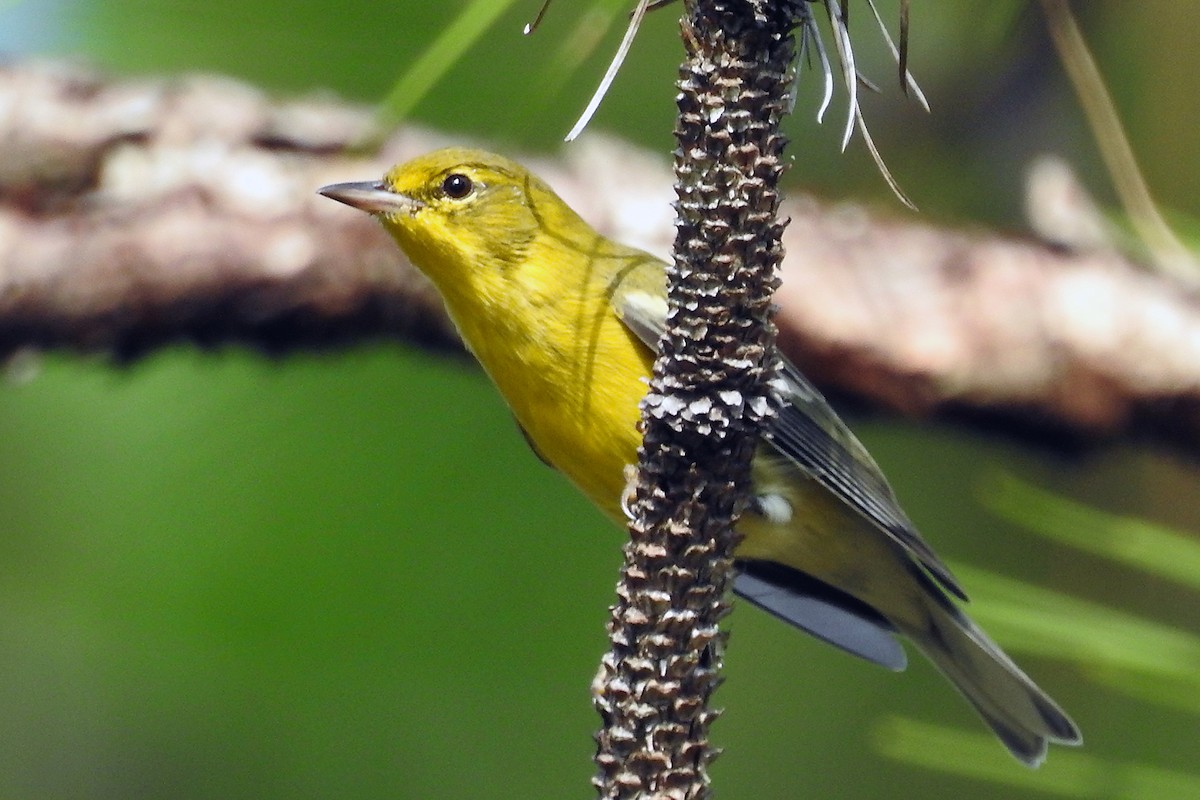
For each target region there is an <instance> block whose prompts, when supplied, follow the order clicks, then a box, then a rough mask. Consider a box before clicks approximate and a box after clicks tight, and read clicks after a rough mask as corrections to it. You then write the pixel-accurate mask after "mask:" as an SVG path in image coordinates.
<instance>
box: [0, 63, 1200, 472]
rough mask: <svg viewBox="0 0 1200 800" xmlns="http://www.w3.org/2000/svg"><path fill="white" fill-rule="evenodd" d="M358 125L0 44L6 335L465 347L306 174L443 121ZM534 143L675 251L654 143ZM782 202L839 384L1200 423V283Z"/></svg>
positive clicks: (921, 401) (415, 146)
mask: <svg viewBox="0 0 1200 800" xmlns="http://www.w3.org/2000/svg"><path fill="white" fill-rule="evenodd" d="M370 126H371V115H370V113H369V111H368V110H366V109H363V108H358V107H354V106H351V105H348V104H345V103H342V102H340V101H337V100H336V99H333V98H319V97H318V98H304V99H299V100H291V101H274V100H272V99H270V98H268V97H266V96H265V95H263V94H260V93H259V92H257V91H256V90H254V89H253V88H250V87H248V86H245V85H243V84H238V83H235V82H232V81H229V80H224V79H219V78H213V77H189V78H175V79H166V80H161V79H147V80H114V79H110V78H108V77H105V76H101V75H98V74H96V73H93V72H90V71H88V70H86V69H84V68H80V67H76V66H70V65H65V64H62V63H41V64H21V63H17V64H9V65H7V66H5V67H4V68H2V69H0V358H8V357H11V356H12V355H14V354H16V353H20V352H28V351H30V350H34V351H37V350H45V349H62V350H70V351H80V352H99V353H105V354H109V355H111V356H113V357H114V358H116V359H118V360H126V359H130V358H134V357H137V356H140V355H143V354H146V353H148V352H151V351H153V350H154V349H156V348H158V347H161V346H163V345H165V344H167V343H170V342H177V341H187V342H194V343H198V344H200V345H203V346H217V345H226V344H246V345H250V346H254V347H257V348H261V349H263V350H266V351H268V352H273V353H284V352H288V351H291V350H295V349H300V348H313V347H325V348H327V347H332V346H345V345H348V344H351V343H353V342H356V341H361V340H364V339H368V338H380V337H386V338H399V339H405V340H411V341H416V342H420V343H422V344H426V345H434V346H442V347H444V346H455V344H454V343H455V338H454V333H453V329H452V327H451V326H450V324H449V323H448V321H447V320H446V319H445V317H444V314H443V312H442V310H441V306H440V302H439V301H438V300H437V298H436V296H435V295H434V294H433V292H432V290H430V289H429V288H428V287H427V286H426V285H425V284H424V281H423V279H421V278H420V277H419V276H418V275H417V274H416V272H415V270H413V269H412V268H411V267H409V266H408V265H406V264H404V263H403V261H402V256H401V255H400V254H399V252H398V250H397V249H396V248H395V247H394V246H393V244H392V243H391V242H389V241H388V240H387V238H386V234H385V233H384V232H383V231H382V229H380V228H379V226H378V225H376V224H374V223H373V222H372V221H371V220H370V219H368V218H366V217H365V216H364V215H361V214H354V213H352V212H349V211H347V210H345V209H342V208H339V207H337V206H335V205H334V204H332V203H328V202H327V201H323V200H322V199H321V198H320V197H318V196H317V195H316V194H315V193H314V190H315V188H316V187H318V186H320V185H322V184H325V183H329V182H333V181H339V180H351V179H364V178H370V177H373V176H378V175H380V174H382V172H383V170H384V169H385V168H386V167H387V166H388V165H390V164H391V163H393V162H396V161H400V160H403V159H405V158H407V157H409V156H412V155H415V154H417V153H419V152H424V151H425V150H428V149H431V148H433V147H435V146H440V145H443V144H446V143H447V138H448V137H446V136H443V135H437V134H434V133H432V132H428V131H420V130H415V129H404V130H401V131H399V132H397V133H396V134H395V135H394V136H392V137H391V138H389V139H388V140H387V142H386V143H385V144H384V146H383V147H382V148H381V149H380V150H379V151H377V152H372V153H365V154H355V153H353V152H352V150H351V149H350V148H351V147H352V146H353V144H354V143H355V142H357V141H361V140H363V139H364V138H365V137H366V135H367V134H368V133H369V132H370ZM530 163H531V165H532V166H533V167H534V168H535V170H536V171H538V172H539V173H540V174H542V175H543V176H544V177H545V178H546V179H547V180H548V181H549V182H550V183H551V184H552V185H554V186H555V188H556V189H558V190H559V191H560V192H561V193H562V195H563V196H564V198H566V199H567V200H568V202H570V203H571V204H572V205H573V206H575V207H576V208H577V209H578V210H579V211H580V212H581V213H582V214H583V215H584V216H585V217H586V218H588V219H589V220H590V221H592V222H593V223H594V224H596V225H597V226H598V227H599V228H600V229H601V230H602V231H603V232H604V233H605V234H606V235H608V236H612V237H613V238H617V239H621V240H623V241H627V242H630V243H632V244H637V245H639V246H642V247H645V248H647V249H649V250H652V251H654V252H656V253H658V254H660V255H665V254H666V253H667V252H668V250H669V247H670V241H671V235H672V222H671V221H672V212H671V208H670V201H671V199H672V196H673V195H672V190H671V175H670V171H669V169H668V168H667V166H666V164H665V162H660V161H658V160H656V159H654V158H652V157H650V156H647V155H645V154H644V153H641V152H638V151H634V150H632V149H631V148H628V147H627V146H624V145H620V144H616V143H612V142H606V141H602V140H597V139H593V140H591V142H590V143H589V142H583V143H581V144H580V145H576V146H573V147H571V148H569V149H568V150H567V151H566V152H565V154H564V156H563V160H561V161H557V162H549V161H541V162H537V161H535V160H531V162H530ZM784 212H785V214H787V215H790V216H791V218H792V223H791V225H790V226H789V228H788V230H787V233H786V235H785V238H784V245H785V247H786V248H787V251H788V256H787V258H786V260H785V263H784V267H783V280H784V284H783V287H782V289H781V290H780V292H779V294H778V295H777V300H778V302H779V303H780V304H781V306H782V307H783V308H782V311H781V313H780V315H779V316H778V318H777V322H778V324H779V327H780V329H781V341H782V343H783V346H784V348H785V349H786V350H787V351H788V352H789V353H790V354H791V355H792V357H793V358H794V359H795V360H797V361H798V362H799V363H800V364H801V365H803V366H804V367H805V369H806V370H807V371H808V372H809V373H810V375H812V376H813V377H814V378H816V379H817V380H819V381H820V382H822V383H823V384H825V385H826V386H835V387H837V388H838V389H841V390H843V391H846V392H850V393H853V394H858V395H861V396H863V397H866V398H869V399H870V401H871V402H874V403H878V404H880V405H883V406H887V407H889V408H892V409H896V410H900V411H902V412H904V413H907V414H911V415H929V414H934V413H940V412H947V411H949V412H954V413H961V412H966V414H968V415H969V416H972V417H981V418H984V419H987V420H991V421H993V422H995V421H1000V422H1002V423H1003V424H1005V425H1011V426H1013V427H1015V428H1017V429H1021V430H1036V431H1038V432H1041V433H1046V432H1050V433H1054V434H1056V435H1058V436H1061V437H1062V438H1063V439H1064V440H1068V441H1076V442H1088V441H1092V440H1095V439H1097V438H1099V439H1103V438H1108V437H1115V436H1120V435H1127V434H1130V433H1132V432H1135V431H1136V432H1140V433H1147V432H1148V433H1150V434H1152V435H1155V436H1158V437H1159V438H1160V440H1161V441H1164V442H1169V443H1171V444H1172V445H1176V446H1180V447H1181V448H1183V449H1185V450H1187V451H1188V452H1190V453H1193V454H1194V453H1196V452H1197V450H1198V448H1200V298H1197V297H1196V296H1195V295H1193V294H1190V293H1189V292H1188V291H1187V290H1186V289H1184V288H1183V287H1181V286H1180V285H1178V284H1175V283H1172V282H1171V281H1169V280H1166V279H1163V278H1161V277H1156V276H1154V275H1152V274H1149V273H1148V272H1146V271H1144V270H1142V269H1141V268H1140V265H1138V264H1136V263H1132V262H1131V261H1130V260H1129V259H1128V258H1126V257H1124V256H1123V255H1121V254H1119V253H1117V252H1115V251H1111V250H1106V249H1103V248H1101V249H1091V250H1087V251H1082V250H1081V251H1073V250H1070V249H1067V248H1064V247H1061V246H1052V245H1047V244H1042V243H1038V242H1034V241H1026V240H1019V239H1015V238H1012V237H1006V236H999V235H994V234H990V233H986V232H966V231H961V230H951V229H946V228H940V227H937V226H935V225H933V224H930V223H928V222H925V221H919V222H918V221H913V218H911V217H906V218H904V219H897V218H885V217H880V216H875V215H873V214H872V213H870V212H868V211H866V210H864V209H862V208H860V207H857V206H852V205H839V206H832V207H830V206H824V205H821V204H819V203H817V202H816V201H814V200H812V199H811V198H806V197H803V196H800V197H796V196H792V197H791V198H789V199H788V200H787V201H785V203H784ZM800 243H803V246H801V245H800Z"/></svg>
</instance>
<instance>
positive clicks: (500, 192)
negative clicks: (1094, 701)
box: [321, 149, 1080, 765]
mask: <svg viewBox="0 0 1200 800" xmlns="http://www.w3.org/2000/svg"><path fill="white" fill-rule="evenodd" d="M321 191H322V193H324V194H326V195H327V196H329V197H331V198H333V199H335V200H339V201H341V202H344V203H346V204H348V205H351V206H354V207H356V208H359V209H362V210H364V211H368V212H370V213H373V214H375V215H377V216H378V217H379V219H380V220H381V221H382V222H383V224H384V226H385V227H386V228H387V230H388V231H389V232H390V233H391V234H392V235H393V237H395V239H396V241H397V242H398V243H399V245H400V247H401V248H402V249H403V250H404V251H405V252H406V253H407V254H408V256H409V258H410V259H411V260H412V262H413V264H415V265H416V266H417V267H418V268H420V269H421V270H422V271H423V272H425V274H426V275H428V276H429V278H430V279H431V280H432V281H433V283H434V285H435V286H436V287H437V289H438V291H439V292H440V293H441V295H442V297H443V299H444V300H445V303H446V308H447V309H448V310H449V312H450V315H451V317H452V318H453V319H454V322H455V324H456V325H457V326H458V329H459V332H460V333H461V334H462V338H463V341H464V342H466V344H467V346H468V347H469V348H470V349H471V351H472V352H473V353H474V354H475V356H476V358H477V359H478V360H479V362H480V364H482V365H483V367H484V369H485V370H486V371H487V373H488V375H489V376H490V377H491V378H492V380H493V381H494V382H495V384H496V386H497V387H498V388H499V390H500V392H501V394H502V395H503V396H504V398H505V400H506V401H507V402H508V404H509V406H510V407H511V408H512V411H513V414H514V416H515V417H516V419H517V422H518V424H519V425H520V426H521V428H522V430H523V431H524V433H525V435H526V438H527V439H528V440H529V442H530V444H531V445H532V447H533V448H534V449H535V450H536V452H537V453H538V455H539V456H540V457H541V458H542V459H543V460H544V461H546V462H547V463H549V464H551V465H552V466H554V467H556V468H557V469H559V470H561V471H562V472H563V473H564V474H565V475H566V476H567V477H568V478H570V479H571V480H572V481H573V482H574V483H575V484H576V485H577V486H578V487H579V488H580V489H581V490H582V491H583V492H584V493H585V494H586V495H587V496H588V497H589V498H591V499H592V501H593V502H595V503H596V505H598V506H599V507H600V508H601V509H603V510H604V511H605V512H606V513H608V514H609V515H610V516H612V517H614V518H617V519H620V518H621V511H620V498H621V495H622V491H623V489H624V487H625V477H624V469H625V467H626V465H628V464H632V463H634V462H635V461H636V460H637V447H638V444H639V443H640V436H639V434H638V432H637V419H638V403H639V401H640V400H641V398H642V396H643V395H644V393H645V391H646V385H645V380H646V379H647V378H648V377H649V375H650V371H651V366H652V363H653V357H654V353H653V350H652V348H653V347H654V346H655V343H656V342H657V338H658V334H659V332H661V330H662V328H663V326H664V324H665V319H666V312H667V305H666V285H665V265H664V264H663V263H662V262H661V261H658V260H657V259H655V258H653V257H652V256H650V255H648V254H646V253H643V252H641V251H639V250H635V249H633V248H629V247H625V246H623V245H621V244H618V243H616V242H612V241H609V240H608V239H605V238H604V237H602V236H600V235H599V234H598V233H596V232H595V231H594V230H593V229H592V228H591V227H590V226H589V225H587V223H585V222H584V221H583V220H582V219H580V218H579V217H578V216H577V215H576V214H575V212H574V211H572V210H571V209H570V208H569V207H568V206H567V205H566V204H565V203H563V202H562V200H560V199H559V198H558V196H557V195H555V194H554V193H553V192H552V191H551V190H550V189H549V188H548V187H547V186H546V185H545V184H544V183H542V182H541V181H540V180H538V179H537V178H536V177H534V176H533V175H531V174H530V173H529V172H528V171H527V170H525V169H524V168H523V167H521V166H520V165H518V164H516V163H514V162H512V161H509V160H508V159H505V158H502V157H500V156H496V155H493V154H490V153H485V152H482V151H478V150H465V149H448V150H440V151H437V152H434V153H430V154H429V155H426V156H423V157H421V158H418V159H415V160H413V161H411V162H408V163H406V164H402V165H400V166H398V167H395V168H394V169H392V170H391V171H390V172H388V174H387V175H386V176H385V177H384V179H383V181H382V182H379V183H354V184H336V185H334V186H328V187H325V188H324V189H322V190H321ZM783 383H784V385H785V390H784V400H785V404H784V407H783V409H782V411H781V413H780V415H779V419H778V420H777V421H776V422H775V423H774V424H773V426H772V428H771V431H770V437H769V439H768V440H767V441H766V442H764V444H762V445H761V446H760V447H759V452H758V455H757V456H756V459H755V463H754V468H753V480H754V494H755V498H756V499H755V502H754V503H753V504H752V507H751V509H750V511H749V512H748V513H747V514H746V515H745V517H744V518H743V519H742V521H741V522H740V523H739V531H740V532H741V533H742V534H743V535H744V539H743V542H742V544H741V545H740V546H739V548H738V551H737V553H736V556H737V559H738V563H739V568H740V570H741V572H740V574H739V576H738V578H737V580H736V583H735V591H736V592H737V593H738V594H740V595H742V596H743V597H746V598H747V599H749V600H750V601H751V602H753V603H755V604H756V605H759V606H761V607H762V608H764V609H766V610H768V611H770V612H771V613H773V614H775V615H776V616H779V617H780V618H782V619H784V620H785V621H787V622H790V623H792V624H793V625H796V626H797V627H799V628H801V629H803V630H806V631H809V632H810V633H813V634H815V635H817V636H819V637H820V638H823V639H825V640H827V641H830V642H831V643H833V644H836V645H838V646H840V647H843V648H845V649H847V650H849V651H851V652H853V653H856V654H858V655H860V656H863V657H865V658H868V659H871V660H873V661H876V662H878V663H880V664H883V665H885V666H889V667H891V668H893V669H897V668H902V667H903V664H904V656H903V651H902V650H901V649H900V648H899V647H898V645H896V644H895V642H894V640H893V638H892V636H891V634H892V633H900V634H903V635H905V636H907V637H908V638H909V639H911V640H912V641H913V643H914V644H916V645H917V647H918V648H919V649H921V651H922V652H924V653H925V655H926V656H928V657H929V658H930V660H932V661H933V663H934V664H935V665H936V666H937V667H938V668H939V669H940V670H941V671H942V672H943V673H944V674H945V675H946V676H947V677H948V678H949V679H950V680H951V682H953V683H954V685H955V686H956V687H957V688H958V689H959V690H960V691H961V692H962V693H963V695H964V696H965V697H966V698H967V699H968V700H969V701H970V702H971V704H972V705H973V706H974V707H975V708H976V710H977V711H978V712H979V713H980V715H981V716H982V717H983V719H984V721H985V722H986V723H987V724H988V725H989V726H990V727H991V728H992V730H993V731H995V732H996V734H997V735H998V736H999V737H1000V739H1001V740H1002V741H1003V742H1004V744H1005V745H1006V746H1007V747H1008V748H1009V750H1010V751H1011V752H1012V753H1013V754H1014V755H1015V756H1016V757H1017V758H1019V759H1020V760H1022V761H1023V762H1024V763H1026V764H1030V765H1035V764H1037V763H1039V762H1040V761H1041V759H1042V758H1043V757H1044V755H1045V752H1046V743H1047V742H1048V741H1059V742H1065V743H1071V744H1074V743H1078V742H1079V740H1080V737H1079V732H1078V730H1077V729H1076V728H1075V726H1074V724H1073V723H1072V722H1071V720H1070V719H1069V718H1068V717H1067V716H1066V715H1065V714H1064V713H1063V712H1062V711H1061V710H1060V709H1059V708H1058V707H1057V706H1056V705H1055V704H1054V702H1053V701H1052V700H1051V699H1050V698H1049V697H1047V696H1046V695H1045V693H1043V692H1042V691H1041V690H1040V689H1039V688H1038V687H1037V686H1036V685H1034V683H1033V682H1032V681H1031V680H1030V679H1029V678H1028V677H1027V676H1025V674H1024V673H1023V672H1021V671H1020V670H1019V669H1018V668H1017V667H1016V666H1015V665H1014V664H1013V663H1012V661H1011V660H1009V659H1008V657H1007V656H1006V655H1004V653H1003V652H1001V651H1000V649H999V648H998V647H997V646H996V645H995V644H994V643H993V642H991V640H989V639H988V638H987V637H986V636H985V635H984V634H983V633H982V631H980V630H979V629H978V628H977V627H976V626H975V625H974V624H973V623H971V621H970V620H968V619H967V618H966V616H965V615H963V614H962V612H961V611H960V610H959V609H958V608H957V607H956V606H955V605H954V603H953V601H952V600H951V599H950V597H949V596H948V594H953V595H956V596H958V597H960V598H963V599H965V596H964V595H963V592H962V590H961V588H959V586H958V584H957V582H956V581H955V579H954V577H953V576H952V575H951V574H950V572H949V570H948V569H946V567H945V565H943V564H942V563H941V561H940V560H939V559H938V558H937V556H936V555H934V554H933V552H932V550H930V549H929V547H928V545H926V544H925V542H924V541H923V540H922V539H921V537H920V536H919V535H918V533H917V532H916V529H915V528H914V527H913V525H912V523H911V522H910V521H909V520H908V518H907V517H906V516H905V515H904V512H903V511H902V510H901V509H900V507H899V504H898V503H897V501H896V498H895V496H894V494H893V493H892V490H891V489H890V487H888V485H887V482H886V481H885V480H884V478H883V476H882V474H880V472H879V469H878V467H877V466H876V465H875V462H874V461H873V460H872V459H871V457H870V456H869V455H868V454H867V452H866V450H865V449H863V447H862V445H861V444H859V442H858V440H857V439H855V438H854V436H853V435H852V434H851V433H850V432H849V430H847V429H846V427H845V425H844V424H843V423H842V422H841V420H840V419H839V418H838V417H837V415H836V414H835V413H834V412H833V410H832V409H831V408H830V407H829V405H828V404H827V403H826V402H825V400H824V399H823V398H822V397H821V396H820V394H819V393H818V392H817V391H816V389H814V388H813V387H812V385H811V384H809V383H808V381H807V380H805V379H804V377H803V376H802V375H801V374H800V372H799V370H797V369H796V368H795V367H794V366H793V365H791V364H789V363H786V362H785V364H784V370H783Z"/></svg>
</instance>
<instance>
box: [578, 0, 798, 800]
mask: <svg viewBox="0 0 1200 800" xmlns="http://www.w3.org/2000/svg"><path fill="white" fill-rule="evenodd" d="M806 9H807V7H806V6H805V4H804V3H803V2H778V1H776V0H727V1H726V2H721V1H720V0H694V2H688V3H686V5H685V19H684V21H683V39H684V43H685V47H686V49H687V59H686V61H685V63H684V65H683V67H682V69H681V76H680V81H679V90H680V93H679V98H678V106H679V116H678V120H677V124H676V139H677V141H678V149H677V150H676V166H675V174H676V193H677V195H678V201H677V203H676V213H677V215H678V219H677V224H676V237H675V254H676V255H675V261H674V264H673V265H672V267H671V269H670V270H669V275H668V277H669V282H670V291H669V302H670V308H671V314H670V316H669V318H668V330H667V331H666V333H665V335H664V336H663V338H662V340H661V342H660V357H659V359H658V360H657V362H656V363H655V369H654V377H653V379H652V380H651V384H650V391H649V394H648V395H647V397H646V399H645V401H644V403H643V406H642V414H643V416H642V430H643V435H644V437H645V438H644V443H643V446H642V449H641V452H640V464H639V467H638V470H637V473H636V478H635V480H634V482H633V486H632V492H631V496H632V502H631V504H630V513H631V517H632V521H631V524H630V534H631V538H630V542H629V544H628V545H627V546H626V548H625V559H626V561H625V566H624V568H623V569H622V573H621V582H620V584H619V585H618V588H617V596H618V600H617V603H616V605H615V606H614V608H613V613H612V619H611V622H610V624H609V634H610V639H611V645H612V646H611V650H610V651H609V653H607V654H606V655H605V657H604V659H603V661H602V664H601V669H600V674H599V675H598V676H597V682H596V689H595V703H596V708H597V710H598V711H599V712H600V715H601V717H602V719H603V721H604V728H603V730H602V731H601V732H600V733H599V734H598V736H597V754H596V763H597V766H598V773H597V776H596V778H595V784H596V787H597V789H598V790H599V794H600V796H601V797H602V798H612V799H613V800H616V799H617V798H646V797H654V798H680V799H682V798H705V797H708V796H709V777H708V772H707V767H708V764H709V762H711V761H712V759H713V758H715V757H716V755H717V753H718V750H717V748H716V747H714V746H713V745H712V743H711V742H710V741H709V735H708V730H709V726H710V724H711V723H712V721H713V720H714V719H715V718H716V716H717V714H718V712H717V711H716V710H714V709H712V708H711V707H710V706H709V701H710V699H711V696H712V693H713V692H714V691H715V689H716V688H717V686H718V685H719V683H720V674H719V673H720V668H721V652H722V649H723V645H724V642H725V636H724V634H723V633H722V632H721V630H720V628H719V626H718V623H719V621H720V619H721V618H722V617H723V616H724V615H725V614H726V613H727V612H728V605H727V601H726V592H727V589H728V588H729V586H730V581H731V574H732V573H731V570H732V564H733V562H732V553H733V548H734V546H735V544H736V541H737V537H736V534H735V533H734V531H733V523H734V522H735V520H736V519H737V517H738V515H739V513H740V511H741V509H742V507H743V506H744V503H745V492H746V490H747V488H748V485H749V474H750V461H751V457H752V456H753V454H754V450H755V445H756V441H757V435H758V432H759V431H760V430H761V428H762V426H763V424H764V423H765V421H766V420H767V419H768V418H769V416H770V414H771V413H772V410H773V405H774V404H773V401H772V392H771V380H772V378H773V376H774V374H775V368H776V367H775V362H776V359H775V357H774V338H775V330H774V325H773V323H772V322H771V313H770V308H771V295H772V292H773V291H774V289H775V287H776V285H777V283H778V280H777V278H776V276H775V272H776V268H777V267H778V265H779V263H780V261H781V259H782V256H783V248H782V245H781V242H780V239H781V237H782V234H783V224H782V223H781V222H779V220H778V218H777V211H778V207H779V195H778V192H777V183H778V180H779V176H780V174H781V173H782V172H783V169H784V165H783V163H782V160H781V155H782V150H783V145H784V138H783V137H782V136H781V135H780V133H779V124H780V121H781V119H782V118H783V116H784V114H785V113H786V109H787V107H788V90H789V85H790V83H791V81H790V78H789V68H790V66H791V63H792V59H793V58H794V55H795V41H794V38H793V36H792V32H793V31H794V30H795V29H796V28H797V26H798V25H800V24H801V20H802V19H803V17H802V15H803V14H805V13H806Z"/></svg>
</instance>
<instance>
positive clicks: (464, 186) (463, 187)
mask: <svg viewBox="0 0 1200 800" xmlns="http://www.w3.org/2000/svg"><path fill="white" fill-rule="evenodd" d="M474 189H475V184H473V183H472V182H471V179H470V178H468V177H467V176H466V175H463V174H462V173H461V172H456V173H454V174H453V175H447V176H446V180H444V181H442V194H444V195H446V197H449V198H450V199H452V200H462V199H463V198H464V197H466V196H467V195H469V194H470V193H471V192H472V191H474Z"/></svg>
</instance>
